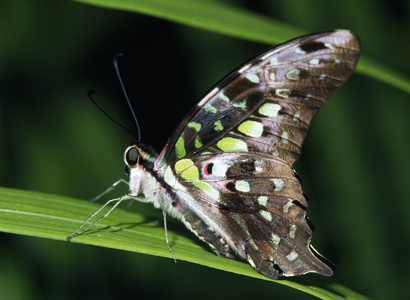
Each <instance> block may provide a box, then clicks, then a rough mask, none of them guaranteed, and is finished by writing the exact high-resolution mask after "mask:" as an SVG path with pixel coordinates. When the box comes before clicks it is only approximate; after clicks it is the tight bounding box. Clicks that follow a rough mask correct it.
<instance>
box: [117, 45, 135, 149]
mask: <svg viewBox="0 0 410 300" xmlns="http://www.w3.org/2000/svg"><path fill="white" fill-rule="evenodd" d="M120 56H124V55H123V54H122V53H118V54H117V55H115V56H114V59H113V64H114V68H115V72H116V73H117V77H118V80H119V82H120V84H121V88H122V92H123V94H124V97H125V100H127V103H128V106H129V107H130V109H131V113H132V116H133V117H134V121H135V125H137V133H138V135H137V141H138V142H139V141H140V140H141V130H140V125H139V124H138V120H137V116H136V115H135V112H134V109H133V107H132V105H131V102H130V99H129V98H128V95H127V91H126V90H125V87H124V83H123V82H122V79H121V75H120V71H119V69H118V57H120Z"/></svg>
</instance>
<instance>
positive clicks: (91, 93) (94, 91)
mask: <svg viewBox="0 0 410 300" xmlns="http://www.w3.org/2000/svg"><path fill="white" fill-rule="evenodd" d="M96 92H97V91H96V90H95V89H92V90H89V91H88V98H89V99H90V100H91V102H92V103H93V104H94V105H95V106H96V107H97V108H98V109H99V110H100V111H101V112H102V113H103V114H104V115H105V116H106V117H108V119H110V120H111V121H113V122H114V123H115V124H117V125H118V126H120V127H121V128H122V129H125V130H126V131H128V132H129V133H131V134H132V135H133V136H135V138H136V139H137V140H138V141H139V135H138V136H137V135H136V134H135V132H132V131H131V130H130V129H128V128H127V127H125V126H124V125H122V124H121V123H119V122H118V121H116V120H115V119H114V118H112V117H111V116H110V115H109V114H107V113H106V112H105V111H104V110H103V109H102V108H101V107H100V106H99V105H98V104H97V102H95V101H94V99H93V97H92V95H93V94H95V93H96Z"/></svg>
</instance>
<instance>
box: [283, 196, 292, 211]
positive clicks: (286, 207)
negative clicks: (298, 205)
mask: <svg viewBox="0 0 410 300" xmlns="http://www.w3.org/2000/svg"><path fill="white" fill-rule="evenodd" d="M292 205H293V201H292V199H289V200H288V202H287V203H286V204H285V205H283V212H284V213H288V212H289V208H290V207H291V206H292Z"/></svg>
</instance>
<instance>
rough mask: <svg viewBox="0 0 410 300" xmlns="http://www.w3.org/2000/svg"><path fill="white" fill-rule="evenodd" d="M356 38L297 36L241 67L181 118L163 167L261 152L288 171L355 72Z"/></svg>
mask: <svg viewBox="0 0 410 300" xmlns="http://www.w3.org/2000/svg"><path fill="white" fill-rule="evenodd" d="M359 52H360V49H359V41H358V39H357V37H356V36H355V35H354V34H352V33H350V32H348V31H343V30H338V31H331V32H323V33H318V34H313V35H308V36H304V37H300V38H297V39H294V40H291V41H289V42H286V43H284V44H282V45H279V46H277V47H274V48H272V49H270V50H268V51H266V52H264V53H262V54H261V55H259V56H257V57H256V58H254V59H252V60H250V61H249V62H248V63H246V64H244V65H242V66H241V67H239V68H238V69H237V70H236V71H234V72H232V73H231V74H230V75H228V76H227V77H226V78H224V79H223V80H222V81H220V82H219V83H218V84H217V85H216V86H215V87H214V88H213V89H211V91H210V92H209V93H208V94H206V95H205V96H204V97H203V99H202V100H201V101H200V102H199V103H198V104H197V105H196V107H195V108H194V109H193V110H192V111H191V112H190V113H189V114H188V115H187V116H186V118H184V120H183V122H182V123H181V124H180V125H179V127H178V128H177V130H176V131H175V133H174V134H173V136H172V137H171V139H170V141H169V143H168V145H167V147H166V150H165V151H164V153H163V154H162V155H161V157H160V160H159V165H165V164H167V163H170V162H173V161H176V160H178V159H181V158H186V157H190V156H193V155H196V154H198V153H199V154H201V153H202V154H206V153H220V152H238V151H239V152H257V153H265V154H268V155H273V156H275V157H279V158H282V159H284V160H285V161H287V162H288V163H289V164H290V165H293V163H294V162H295V161H296V160H297V159H298V158H299V156H300V153H301V147H302V144H303V141H304V139H305V137H306V135H307V133H308V131H309V126H310V123H311V121H312V119H313V117H314V116H315V115H316V113H317V112H318V111H319V109H320V108H321V107H322V105H323V104H324V102H325V101H326V100H327V99H328V98H329V97H330V96H331V95H332V94H334V93H335V92H336V91H337V90H338V89H339V88H340V87H341V86H342V84H343V83H344V82H345V81H346V79H347V78H348V77H349V76H350V74H351V73H352V72H353V70H354V68H355V66H356V63H357V60H358V57H359Z"/></svg>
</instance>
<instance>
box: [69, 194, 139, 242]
mask: <svg viewBox="0 0 410 300" xmlns="http://www.w3.org/2000/svg"><path fill="white" fill-rule="evenodd" d="M135 199H137V197H133V196H130V195H125V196H122V197H120V198H114V199H111V200H108V201H107V202H106V203H105V204H104V205H103V206H101V207H100V208H99V209H97V210H96V211H95V212H94V213H93V214H92V215H91V216H90V217H89V218H88V219H87V220H85V221H84V223H83V224H81V226H80V227H78V228H77V229H76V230H75V231H74V232H73V233H72V234H71V235H70V236H68V237H67V241H70V240H71V239H72V238H74V237H76V236H79V235H81V234H83V233H84V232H86V231H87V230H88V229H90V228H91V227H92V226H94V225H95V224H97V223H98V222H100V221H101V220H102V219H105V218H106V217H108V215H109V214H110V213H111V212H112V211H113V210H114V209H115V208H116V207H117V206H118V205H119V204H120V203H121V202H122V201H124V200H135ZM138 200H139V198H138ZM112 202H115V204H114V205H113V207H111V208H110V210H109V211H108V212H106V213H105V215H104V216H102V217H101V218H99V219H98V220H96V221H94V222H93V223H91V224H90V225H88V226H87V227H85V225H86V224H87V223H88V222H89V221H90V220H91V219H92V218H94V217H95V216H96V215H98V214H99V213H100V212H101V211H102V210H103V209H104V208H105V207H106V206H107V205H108V204H110V203H112ZM84 227H85V228H84ZM82 228H84V229H82Z"/></svg>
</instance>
